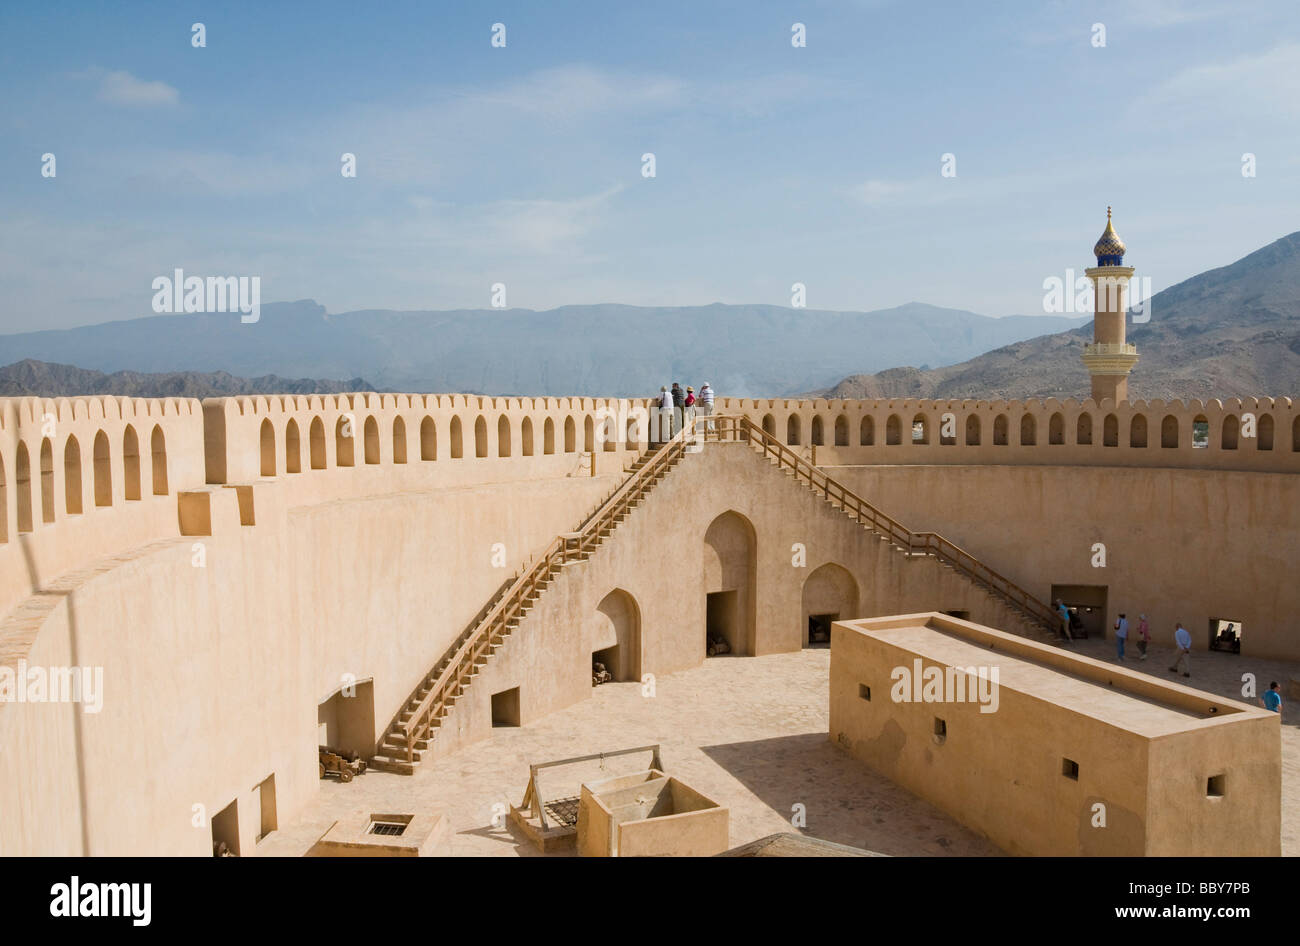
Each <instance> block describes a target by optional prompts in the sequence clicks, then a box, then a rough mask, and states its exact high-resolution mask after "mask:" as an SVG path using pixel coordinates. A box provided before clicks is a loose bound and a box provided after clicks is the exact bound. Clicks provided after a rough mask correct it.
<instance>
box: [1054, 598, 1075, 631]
mask: <svg viewBox="0 0 1300 946" xmlns="http://www.w3.org/2000/svg"><path fill="white" fill-rule="evenodd" d="M1056 613H1057V614H1059V615H1060V616H1061V636H1062V637H1064V638H1065V639H1066V640H1067V641H1068V640H1074V638H1073V637H1071V636H1070V609H1069V608H1067V607H1066V606H1065V605H1064V604H1062V603H1061V599H1060V598H1057V599H1056Z"/></svg>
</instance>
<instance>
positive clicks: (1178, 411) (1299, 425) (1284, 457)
mask: <svg viewBox="0 0 1300 946" xmlns="http://www.w3.org/2000/svg"><path fill="white" fill-rule="evenodd" d="M716 409H717V411H718V412H719V413H743V414H745V415H747V416H748V417H749V418H750V419H751V420H753V421H754V422H755V423H758V424H761V425H762V426H763V427H764V429H766V430H767V431H768V432H769V433H772V434H774V435H776V436H778V437H780V438H781V439H782V440H783V441H785V442H786V443H787V444H789V445H791V446H816V447H818V448H819V450H818V459H819V462H826V463H849V464H852V463H907V464H917V463H921V464H930V463H953V464H963V463H973V464H983V463H997V464H1003V463H1017V464H1022V463H1023V464H1052V465H1055V464H1066V465H1069V464H1079V465H1089V466H1091V465H1098V466H1106V465H1116V466H1153V467H1195V468H1205V469H1240V470H1258V471H1276V472H1294V471H1297V470H1300V409H1298V408H1297V405H1296V403H1295V402H1294V401H1293V400H1292V399H1291V398H1268V397H1253V398H1229V399H1224V400H1217V399H1216V400H1210V401H1197V400H1190V401H1178V400H1174V401H1162V400H1151V401H1123V402H1120V403H1118V404H1116V403H1115V402H1113V401H1111V400H1109V399H1107V400H1103V401H1101V402H1100V403H1098V402H1096V401H1093V400H1092V399H1091V398H1089V399H1087V400H1083V401H1079V400H1075V399H1073V398H1067V399H1064V400H1061V399H1057V398H1045V399H1027V400H991V401H985V400H973V399H964V400H957V399H952V400H942V399H916V398H879V399H871V400H847V399H846V400H840V399H834V400H827V399H823V398H805V399H793V398H762V399H754V398H718V400H717V407H716ZM821 448H825V449H824V450H823V449H821Z"/></svg>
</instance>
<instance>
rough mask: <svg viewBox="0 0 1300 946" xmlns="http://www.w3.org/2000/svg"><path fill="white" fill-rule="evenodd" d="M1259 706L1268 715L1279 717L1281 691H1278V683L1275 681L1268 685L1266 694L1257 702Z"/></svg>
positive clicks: (1280, 711)
mask: <svg viewBox="0 0 1300 946" xmlns="http://www.w3.org/2000/svg"><path fill="white" fill-rule="evenodd" d="M1259 705H1260V706H1262V707H1264V709H1266V710H1268V711H1269V712H1270V713H1277V714H1278V715H1281V713H1282V691H1281V690H1280V689H1278V683H1277V681H1276V680H1274V681H1273V682H1272V683H1270V684H1269V685H1268V692H1267V693H1265V694H1264V698H1263V699H1262V700H1260V701H1259Z"/></svg>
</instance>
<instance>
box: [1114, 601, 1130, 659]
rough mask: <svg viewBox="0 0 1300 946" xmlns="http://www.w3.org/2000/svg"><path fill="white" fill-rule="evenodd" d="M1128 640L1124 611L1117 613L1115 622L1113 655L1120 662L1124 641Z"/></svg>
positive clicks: (1122, 657) (1122, 655)
mask: <svg viewBox="0 0 1300 946" xmlns="http://www.w3.org/2000/svg"><path fill="white" fill-rule="evenodd" d="M1127 640H1128V618H1127V617H1126V616H1125V615H1124V612H1123V611H1121V612H1120V613H1119V619H1118V620H1117V621H1116V622H1115V655H1116V657H1117V658H1118V660H1119V662H1120V663H1123V662H1124V642H1125V641H1127Z"/></svg>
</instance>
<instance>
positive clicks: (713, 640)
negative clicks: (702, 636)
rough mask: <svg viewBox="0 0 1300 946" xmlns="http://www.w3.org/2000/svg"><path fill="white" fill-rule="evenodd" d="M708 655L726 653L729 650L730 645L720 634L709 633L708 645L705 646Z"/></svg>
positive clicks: (714, 655)
mask: <svg viewBox="0 0 1300 946" xmlns="http://www.w3.org/2000/svg"><path fill="white" fill-rule="evenodd" d="M707 652H708V655H709V656H710V657H716V656H717V655H718V654H728V653H730V652H731V645H730V644H728V643H727V639H726V638H725V637H723V636H722V635H721V634H710V635H709V646H708V648H707Z"/></svg>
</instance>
